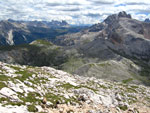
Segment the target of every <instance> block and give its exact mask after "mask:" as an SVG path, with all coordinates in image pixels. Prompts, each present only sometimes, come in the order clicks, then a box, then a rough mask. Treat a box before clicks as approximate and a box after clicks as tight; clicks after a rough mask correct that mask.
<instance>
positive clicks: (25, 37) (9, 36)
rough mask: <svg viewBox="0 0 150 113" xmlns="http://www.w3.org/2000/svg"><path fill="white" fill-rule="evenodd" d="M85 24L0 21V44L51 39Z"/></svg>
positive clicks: (79, 28) (74, 30) (80, 27)
mask: <svg viewBox="0 0 150 113" xmlns="http://www.w3.org/2000/svg"><path fill="white" fill-rule="evenodd" d="M85 27H86V26H70V25H69V24H68V23H67V22H66V21H61V22H59V21H54V20H53V21H51V22H47V21H15V20H11V19H8V20H2V21H0V45H18V44H25V43H30V42H32V41H34V40H36V39H47V40H53V39H54V38H55V37H56V36H58V35H63V34H66V33H74V32H78V31H80V30H82V29H83V28H85Z"/></svg>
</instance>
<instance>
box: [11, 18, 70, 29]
mask: <svg viewBox="0 0 150 113" xmlns="http://www.w3.org/2000/svg"><path fill="white" fill-rule="evenodd" d="M8 22H11V23H17V24H25V25H27V26H34V27H49V28H51V27H54V28H57V27H69V24H68V23H67V22H66V21H64V20H63V21H57V20H52V21H50V22H48V21H36V20H35V21H15V20H12V19H8Z"/></svg>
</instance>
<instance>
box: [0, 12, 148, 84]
mask: <svg viewBox="0 0 150 113" xmlns="http://www.w3.org/2000/svg"><path fill="white" fill-rule="evenodd" d="M149 33H150V23H146V22H142V21H138V20H135V19H132V17H131V15H129V14H127V13H126V12H120V13H118V14H113V15H110V16H108V17H107V18H106V19H105V20H104V21H103V22H102V23H99V24H95V25H93V26H91V27H89V28H86V29H82V30H81V31H79V32H77V33H68V34H64V35H61V36H56V38H55V39H54V40H53V41H52V43H50V42H47V41H44V40H36V41H33V42H32V43H30V44H26V45H16V46H15V45H14V46H4V47H3V46H2V47H1V48H0V50H1V51H0V60H1V61H4V62H7V63H17V64H24V65H32V66H52V67H54V68H56V69H61V70H64V71H67V72H69V73H73V74H78V75H80V76H90V77H97V78H102V79H108V80H112V81H121V82H124V81H125V82H126V83H136V84H145V85H149V77H150V71H149V67H150V41H149V39H150V37H149V36H150V34H149Z"/></svg>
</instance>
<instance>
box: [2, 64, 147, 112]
mask: <svg viewBox="0 0 150 113" xmlns="http://www.w3.org/2000/svg"><path fill="white" fill-rule="evenodd" d="M149 97H150V88H149V87H145V86H142V85H133V84H131V85H126V84H123V83H120V82H110V81H106V80H102V79H96V78H94V77H91V78H90V77H81V76H78V75H71V74H68V73H66V72H63V71H60V70H55V69H53V68H50V67H31V66H20V65H12V64H6V63H2V62H0V112H1V113H10V112H11V113H12V112H15V113H28V112H38V113H43V112H46V113H66V112H67V113H70V112H73V113H133V112H134V113H149V110H150V108H149V106H150V98H149Z"/></svg>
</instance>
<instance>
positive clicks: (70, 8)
mask: <svg viewBox="0 0 150 113" xmlns="http://www.w3.org/2000/svg"><path fill="white" fill-rule="evenodd" d="M120 11H126V12H127V13H129V14H131V15H132V17H133V18H135V19H138V20H142V21H143V20H144V19H145V18H150V0H0V20H6V19H9V18H10V19H14V20H31V21H33V20H38V21H42V20H44V21H51V20H59V21H61V20H66V21H67V22H68V23H69V24H78V25H80V24H96V23H99V22H101V21H103V20H104V19H105V18H106V17H107V16H108V15H111V14H115V13H118V12H120Z"/></svg>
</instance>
